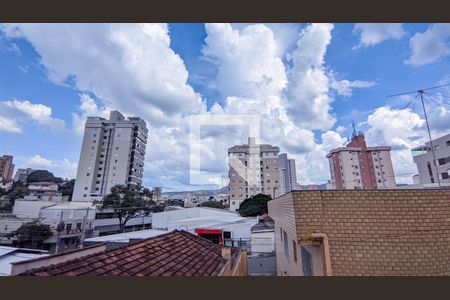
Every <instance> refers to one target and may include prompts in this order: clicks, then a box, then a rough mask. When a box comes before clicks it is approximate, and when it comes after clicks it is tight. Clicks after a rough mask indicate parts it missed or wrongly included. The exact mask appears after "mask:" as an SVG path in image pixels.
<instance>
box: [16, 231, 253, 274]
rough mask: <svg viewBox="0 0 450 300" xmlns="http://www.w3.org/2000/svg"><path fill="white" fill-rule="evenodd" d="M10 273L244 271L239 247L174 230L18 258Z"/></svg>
mask: <svg viewBox="0 0 450 300" xmlns="http://www.w3.org/2000/svg"><path fill="white" fill-rule="evenodd" d="M83 251H84V252H85V254H81V255H80V253H81V252H83ZM89 251H90V253H89ZM65 257H67V259H65ZM55 258H56V260H55ZM21 265H27V269H26V270H24V269H23V268H22V269H21V268H20V266H21ZM35 266H36V267H35ZM14 269H15V270H16V271H14ZM17 270H20V272H19V271H17ZM13 274H18V275H22V276H26V275H28V276H244V275H247V256H246V253H245V252H244V251H240V249H237V248H230V247H223V246H222V245H218V244H215V243H213V242H211V241H209V240H207V239H205V238H202V237H199V236H197V235H194V234H192V233H189V232H186V231H182V230H181V231H180V230H174V231H171V232H169V233H166V234H162V235H159V236H156V237H152V238H149V239H145V240H142V241H138V242H136V243H131V244H129V245H127V246H124V247H120V248H115V249H110V250H108V249H106V246H105V244H103V245H102V244H100V245H93V246H90V247H86V248H83V249H80V250H75V251H70V252H67V253H61V254H58V255H53V256H49V257H48V258H47V259H45V258H44V259H36V260H32V261H24V262H19V263H16V264H13Z"/></svg>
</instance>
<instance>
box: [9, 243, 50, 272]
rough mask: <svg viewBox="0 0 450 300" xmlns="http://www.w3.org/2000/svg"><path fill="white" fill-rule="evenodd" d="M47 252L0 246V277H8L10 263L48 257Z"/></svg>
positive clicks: (10, 267)
mask: <svg viewBox="0 0 450 300" xmlns="http://www.w3.org/2000/svg"><path fill="white" fill-rule="evenodd" d="M48 255H49V254H48V252H47V251H43V250H38V249H26V248H14V247H6V246H0V276H10V275H11V269H12V263H15V262H19V261H24V260H30V259H35V258H41V257H46V256H48Z"/></svg>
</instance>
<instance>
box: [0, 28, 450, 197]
mask: <svg viewBox="0 0 450 300" xmlns="http://www.w3.org/2000/svg"><path fill="white" fill-rule="evenodd" d="M449 37H450V25H447V24H438V25H435V24H333V25H332V24H206V25H205V24H200V23H198V24H167V25H165V24H148V25H144V24H126V25H122V24H113V25H109V24H91V25H89V24H76V25H71V24H63V25H59V24H4V25H1V27H0V141H2V142H1V143H0V154H11V155H14V157H15V158H14V160H15V163H16V165H17V167H33V168H43V169H49V170H51V171H53V172H54V173H55V174H56V175H58V176H63V177H70V178H73V177H74V176H75V173H76V166H77V163H78V158H79V153H80V147H81V138H82V128H83V122H84V120H85V118H86V117H87V116H88V115H102V116H107V114H108V112H109V110H111V109H119V110H121V111H122V112H124V113H125V114H127V115H138V116H141V117H143V118H144V119H145V120H146V121H147V124H148V126H149V129H150V139H149V142H148V147H149V150H148V152H147V155H146V164H145V179H144V183H145V184H146V185H148V186H157V185H161V186H163V188H164V189H165V190H167V191H169V190H184V189H196V188H199V187H205V186H207V185H200V186H197V185H194V184H192V182H190V180H189V179H190V178H189V168H190V167H189V155H190V151H189V139H188V136H189V117H190V116H191V115H198V114H230V115H236V114H243V113H252V114H257V115H258V116H260V117H261V121H262V123H261V139H262V141H264V142H267V143H271V144H274V145H277V146H280V148H281V150H282V151H283V152H287V153H288V154H289V155H290V156H291V157H293V158H295V159H296V163H297V173H298V177H299V178H298V181H299V182H300V183H301V184H310V183H317V184H320V183H324V182H326V180H327V179H329V171H328V162H327V160H326V158H325V154H326V153H327V151H329V150H330V149H332V148H334V147H338V146H340V145H343V144H345V142H346V138H347V137H348V136H349V135H350V127H351V126H350V125H351V120H354V121H355V123H356V124H357V126H358V128H359V129H361V130H363V131H364V132H365V133H366V139H367V141H368V143H369V144H377V145H381V144H383V145H391V146H393V148H394V150H393V151H392V157H393V164H394V170H395V172H396V175H397V177H398V178H397V181H398V182H411V176H412V175H413V174H414V173H415V172H416V169H415V166H414V164H413V163H412V158H411V154H410V150H409V149H410V148H411V147H414V146H417V145H418V144H420V143H422V142H424V141H425V135H424V120H423V117H422V113H421V111H419V110H418V108H419V106H418V105H416V106H415V109H414V110H411V108H412V107H408V108H405V105H406V104H407V103H408V102H409V100H410V99H411V98H410V96H404V97H394V98H386V95H389V94H395V93H399V92H403V91H412V90H416V89H418V88H423V87H431V86H436V85H439V84H443V83H448V82H450V80H449V77H448V75H449V71H448V65H449V60H450V59H449V54H450V48H449V47H448V39H449ZM436 93H438V94H439V93H441V94H442V95H450V91H448V89H446V88H443V89H438V90H436ZM442 99H445V98H442ZM447 108H448V106H446V105H442V106H441V107H438V106H436V105H434V106H429V110H430V119H431V123H432V127H433V134H434V135H436V136H438V135H442V134H445V133H448V129H450V122H449V121H448V120H449V118H448V117H449V116H448V110H447ZM212 125H214V124H212ZM216 125H217V128H216V129H217V130H210V132H208V133H207V134H206V135H205V136H204V137H205V138H204V140H202V150H201V151H202V152H201V166H202V169H203V170H204V171H206V172H216V173H217V172H218V173H221V174H222V177H223V181H221V182H214V184H216V185H214V186H211V187H216V186H217V185H220V184H225V183H226V172H227V163H226V150H227V148H228V147H230V146H232V145H234V144H236V143H243V142H245V140H246V135H247V131H246V130H243V131H241V132H240V131H239V130H233V129H230V128H229V127H226V126H219V125H218V124H216ZM213 127H214V126H213ZM211 174H212V173H211Z"/></svg>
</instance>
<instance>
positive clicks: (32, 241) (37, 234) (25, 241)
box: [16, 221, 53, 249]
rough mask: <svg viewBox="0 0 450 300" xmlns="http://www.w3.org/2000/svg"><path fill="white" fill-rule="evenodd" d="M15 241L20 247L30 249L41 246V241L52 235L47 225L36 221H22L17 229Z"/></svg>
mask: <svg viewBox="0 0 450 300" xmlns="http://www.w3.org/2000/svg"><path fill="white" fill-rule="evenodd" d="M16 234H17V242H18V244H19V246H20V247H30V248H32V249H36V248H40V247H42V242H43V241H45V240H46V239H47V238H49V237H51V236H52V235H53V232H52V231H51V229H50V226H49V225H45V224H41V223H39V222H38V221H34V222H29V223H24V224H22V226H20V227H19V229H17V233H16Z"/></svg>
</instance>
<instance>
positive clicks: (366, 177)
mask: <svg viewBox="0 0 450 300" xmlns="http://www.w3.org/2000/svg"><path fill="white" fill-rule="evenodd" d="M390 151H391V147H388V146H381V147H367V145H366V141H365V138H364V134H363V133H362V132H359V133H356V132H353V136H352V139H351V141H350V143H349V144H348V145H347V146H346V147H340V148H337V149H333V150H331V151H330V152H329V153H328V154H327V158H328V160H329V164H330V174H331V182H330V188H332V189H338V190H343V189H344V190H348V189H351V190H352V189H387V188H394V187H396V182H395V174H394V168H393V166H392V161H391V153H390Z"/></svg>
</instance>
